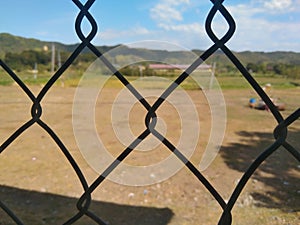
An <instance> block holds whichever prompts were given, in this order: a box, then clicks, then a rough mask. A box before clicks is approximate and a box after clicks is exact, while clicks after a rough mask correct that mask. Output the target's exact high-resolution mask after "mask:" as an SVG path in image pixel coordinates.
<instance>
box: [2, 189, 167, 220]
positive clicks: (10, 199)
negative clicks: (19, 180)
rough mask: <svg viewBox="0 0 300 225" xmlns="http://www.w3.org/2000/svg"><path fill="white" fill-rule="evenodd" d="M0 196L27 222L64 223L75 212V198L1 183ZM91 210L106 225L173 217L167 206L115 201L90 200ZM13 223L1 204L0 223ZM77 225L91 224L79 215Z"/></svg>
mask: <svg viewBox="0 0 300 225" xmlns="http://www.w3.org/2000/svg"><path fill="white" fill-rule="evenodd" d="M0 199H1V201H2V202H3V203H4V204H5V205H6V206H7V207H9V208H10V209H11V210H12V211H13V212H14V214H15V215H16V216H18V217H19V219H20V220H21V221H22V222H23V223H24V224H25V225H26V224H28V225H41V224H47V225H48V224H53V225H54V224H55V225H59V224H63V223H64V222H66V221H67V220H68V219H69V218H71V217H72V216H73V215H75V214H76V212H77V211H76V203H77V199H76V198H70V197H65V196H59V195H54V194H48V193H40V192H36V191H28V190H21V189H17V188H12V187H7V186H0ZM91 211H92V212H93V213H95V214H96V215H97V216H99V217H101V218H102V219H103V220H104V221H107V222H108V223H109V225H133V224H138V225H153V224H155V225H166V224H168V223H169V221H170V220H171V218H172V217H173V212H172V211H171V210H170V209H168V208H152V207H139V206H128V205H118V204H113V203H106V202H99V201H93V203H92V205H91ZM10 224H14V225H15V223H14V222H13V221H12V220H11V219H10V217H8V216H7V214H6V213H5V212H4V211H3V210H2V209H1V208H0V225H10ZM74 224H76V225H93V224H96V223H95V222H94V221H92V220H91V219H89V218H87V217H82V218H81V219H80V220H79V221H78V222H76V223H74Z"/></svg>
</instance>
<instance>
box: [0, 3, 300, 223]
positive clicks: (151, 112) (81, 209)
mask: <svg viewBox="0 0 300 225" xmlns="http://www.w3.org/2000/svg"><path fill="white" fill-rule="evenodd" d="M72 1H73V3H74V4H75V5H76V6H77V7H78V8H79V10H80V12H79V14H78V16H77V18H76V21H75V31H76V33H77V35H78V37H79V39H80V40H81V43H80V44H79V46H78V47H77V48H76V49H75V50H74V52H73V53H72V54H71V56H70V57H69V58H68V59H67V60H66V62H65V63H64V64H63V65H62V66H61V67H60V68H59V69H58V70H57V72H56V73H55V74H54V75H53V76H52V77H51V78H50V80H49V81H48V82H47V83H46V85H45V86H44V87H43V89H42V90H41V91H40V92H39V94H38V95H37V96H35V95H34V94H33V93H32V92H31V90H30V89H29V88H28V87H27V86H26V85H25V84H24V83H23V82H22V81H21V79H20V78H19V77H18V76H17V75H16V74H15V73H14V72H13V71H12V70H11V69H10V68H9V67H8V66H7V65H6V64H5V63H4V62H3V61H2V60H0V65H1V67H2V68H3V69H4V70H5V71H6V72H7V74H8V75H9V76H10V77H11V78H12V79H13V80H14V81H15V82H16V83H17V84H18V85H19V87H20V88H21V89H22V90H23V91H24V93H25V94H26V95H27V96H28V98H29V99H30V100H31V101H32V109H31V119H29V120H28V122H26V123H25V124H24V125H22V126H21V127H19V128H18V129H17V130H16V131H15V132H14V133H13V134H11V136H10V137H9V138H8V139H7V140H6V141H4V143H3V144H2V145H1V146H0V153H2V152H3V151H4V150H5V149H7V147H8V146H9V145H10V144H11V143H12V142H14V141H15V140H16V139H17V138H18V137H19V136H20V135H21V134H22V133H23V132H24V131H26V130H27V129H30V127H31V126H32V125H33V124H35V123H37V124H38V125H39V126H40V127H41V128H43V129H44V130H45V131H46V132H47V133H48V134H49V136H50V137H51V138H52V139H53V140H54V141H55V143H56V144H57V146H58V147H59V149H60V150H61V151H62V153H63V154H64V156H65V157H66V159H67V160H68V162H69V163H70V165H71V167H72V168H73V169H74V171H75V173H76V175H77V177H78V179H79V181H80V183H81V185H82V188H83V194H82V196H81V197H80V198H79V199H78V202H77V209H78V212H77V214H76V215H74V216H73V217H71V218H70V219H69V220H67V221H66V222H65V223H64V225H70V224H74V223H75V222H76V221H78V220H79V219H80V218H81V217H82V216H87V217H89V218H91V219H92V220H93V221H94V222H95V223H97V224H101V225H106V224H107V223H106V222H105V221H103V220H102V219H101V217H99V216H98V215H95V214H94V213H92V212H91V211H90V209H89V208H90V204H91V201H92V198H91V194H92V193H93V192H94V191H95V189H97V188H98V187H99V186H100V185H101V183H102V182H103V181H104V180H105V179H106V177H107V175H108V174H110V173H111V172H113V171H114V170H115V169H116V168H117V167H118V165H119V164H120V163H121V162H122V161H124V160H125V158H126V157H128V156H129V155H130V153H131V152H132V151H133V150H134V149H135V148H136V147H137V146H138V145H139V144H140V143H141V142H142V141H143V140H144V139H145V138H146V137H147V136H149V135H150V134H152V135H153V136H155V137H156V138H157V139H158V140H160V141H161V142H162V143H163V144H164V145H165V146H166V147H167V148H168V149H169V150H170V151H171V152H172V153H173V154H174V155H175V156H176V157H177V158H178V160H180V161H181V162H182V163H183V164H184V165H185V166H186V167H187V168H188V169H189V170H190V171H191V172H192V173H193V174H194V175H195V177H197V179H198V180H199V181H200V182H201V183H202V184H203V185H204V186H205V187H206V189H207V190H208V191H209V192H210V193H211V195H212V196H213V197H214V198H215V200H216V201H217V202H218V203H219V205H220V207H221V208H222V209H223V213H222V215H221V217H220V220H219V225H229V224H231V223H232V216H231V210H232V209H233V207H234V205H235V203H236V201H237V199H238V198H239V196H240V194H241V192H242V190H243V189H244V187H245V185H246V184H247V182H248V181H249V179H250V178H251V176H252V175H253V173H254V172H255V171H256V170H257V169H258V168H259V166H260V165H261V164H262V163H263V162H264V161H265V160H266V159H267V158H268V157H269V156H270V155H272V154H273V153H274V152H275V151H277V150H278V148H279V147H281V146H283V147H284V148H285V149H286V150H287V151H288V152H289V153H290V154H291V155H292V156H293V157H294V158H296V159H297V160H298V161H300V152H299V151H298V150H296V148H295V147H293V146H292V145H291V144H289V143H288V142H287V141H286V137H287V135H288V126H289V125H291V124H292V123H294V122H295V121H296V120H297V119H299V117H300V109H297V110H296V111H295V112H294V113H292V114H291V115H290V116H289V117H287V118H286V119H284V118H283V117H282V115H281V114H280V112H279V111H278V109H277V108H276V106H275V105H274V104H273V102H272V101H271V99H270V98H269V97H268V95H267V94H266V93H265V92H264V90H263V89H262V88H261V87H260V86H259V85H258V83H257V81H256V80H255V79H254V78H253V77H252V76H251V74H250V73H249V72H248V71H247V69H246V68H245V67H244V66H243V65H242V63H241V62H240V61H239V59H238V58H236V57H235V55H234V54H233V53H232V51H231V50H230V49H229V48H228V47H227V46H226V43H227V42H228V41H229V40H230V39H231V37H232V36H233V34H234V32H235V29H236V25H235V21H234V19H233V17H232V16H231V14H230V13H229V12H228V11H227V9H226V8H225V6H224V5H223V2H224V0H211V2H212V4H213V6H212V8H211V10H210V12H209V13H208V16H207V18H206V23H205V29H206V32H207V35H208V36H209V37H210V39H211V40H212V41H213V42H214V44H213V45H212V46H211V47H209V48H208V49H207V50H206V51H205V52H204V53H203V54H202V55H201V56H199V57H198V58H197V59H196V60H195V61H194V62H193V63H192V64H191V65H190V66H189V68H187V69H186V70H185V71H184V72H183V73H182V74H181V75H180V76H178V78H177V79H176V80H175V81H174V82H173V84H171V85H170V86H169V87H168V88H167V89H166V90H165V91H164V93H163V94H162V95H161V96H160V97H159V98H158V99H157V100H156V101H155V102H154V104H153V105H151V104H149V102H147V100H146V99H145V98H144V97H143V96H142V95H141V94H140V93H139V92H138V90H136V89H135V88H134V87H133V86H132V85H131V84H130V82H129V81H128V80H127V79H126V78H125V77H124V76H123V75H122V74H121V73H120V71H118V70H117V69H116V68H115V67H114V66H113V64H112V63H111V62H110V61H109V60H108V59H107V58H106V57H105V56H104V55H103V54H102V53H101V52H100V51H99V50H98V49H97V48H96V47H95V46H94V45H93V44H92V43H91V41H92V40H93V38H94V37H95V35H96V33H97V23H96V21H95V19H94V18H93V16H92V15H91V14H90V13H89V9H90V8H91V7H92V5H93V4H94V2H95V0H88V1H86V3H85V4H84V5H83V4H82V3H81V2H80V1H79V0H72ZM217 12H220V13H221V15H222V16H223V17H224V19H225V20H226V21H227V23H228V26H229V28H228V31H227V32H226V34H225V35H224V36H223V37H221V38H218V37H217V36H216V35H215V34H214V31H213V29H212V21H213V19H214V17H215V15H216V13H217ZM84 18H87V20H88V21H89V22H90V24H91V27H92V29H91V31H90V33H89V34H87V35H86V36H85V35H84V34H83V32H82V30H81V23H82V21H83V19H84ZM86 47H87V48H89V49H90V50H91V51H92V52H93V53H94V54H95V55H96V56H97V57H98V58H99V59H100V60H101V61H102V62H103V63H104V65H106V66H107V68H108V69H109V70H110V71H111V72H112V73H113V74H114V75H115V76H116V77H117V78H118V79H119V80H120V81H121V83H122V84H123V85H124V86H125V87H126V88H127V89H128V90H129V91H130V92H131V93H132V94H133V95H134V96H135V98H136V99H137V100H138V101H139V102H140V103H141V104H142V105H143V106H144V108H145V109H146V110H147V111H148V114H147V116H146V118H145V125H146V129H145V130H144V131H143V132H142V133H141V134H140V135H139V136H138V137H137V138H136V139H135V140H134V141H133V142H132V143H131V144H130V145H129V146H128V147H127V148H125V149H124V151H123V152H121V154H120V155H119V156H118V157H117V158H116V159H115V161H114V162H113V163H112V164H111V165H110V166H108V167H107V168H106V170H105V171H104V172H103V173H102V174H101V175H99V177H97V179H95V181H94V182H93V183H92V184H91V185H88V183H87V181H86V178H85V176H84V175H83V173H82V172H81V169H80V167H79V166H78V164H77V162H76V161H75V160H74V158H73V157H72V155H71V154H70V152H69V150H68V149H67V147H66V146H65V145H64V144H63V142H62V141H61V140H60V138H59V137H58V136H57V135H56V133H55V132H54V131H53V130H52V129H51V128H50V127H49V125H48V124H47V123H45V122H44V121H42V120H41V119H40V117H41V115H42V105H41V103H42V100H43V98H44V96H45V95H46V94H47V93H48V92H49V90H50V89H51V88H52V86H53V85H54V84H55V82H56V81H57V80H58V79H59V78H60V77H61V75H62V74H63V73H64V72H65V71H66V70H67V69H68V68H69V67H70V65H71V64H72V63H73V62H74V60H75V59H76V58H77V57H78V56H79V55H80V53H81V52H82V51H83V49H84V48H86ZM219 49H221V50H222V51H223V52H224V53H225V55H226V56H227V57H228V59H229V60H231V62H232V63H233V64H234V65H235V66H236V68H237V69H238V70H239V71H240V72H241V74H242V76H243V77H244V78H245V79H246V80H247V81H248V82H249V84H250V85H251V86H252V87H253V89H254V90H255V91H256V92H257V93H258V95H259V96H260V97H261V98H262V100H263V101H264V102H265V103H266V105H267V106H268V108H269V109H270V111H271V112H272V114H273V117H274V118H275V119H276V121H277V123H278V125H277V127H276V128H275V129H274V138H275V141H274V143H273V144H272V145H270V146H269V147H268V148H267V149H265V150H264V151H262V152H261V154H260V155H259V156H258V157H257V158H256V159H255V161H254V162H253V163H252V164H251V165H250V166H249V168H248V170H247V171H246V172H245V173H244V174H243V176H242V178H241V180H240V181H239V183H238V184H237V186H236V188H235V189H234V191H233V193H232V195H231V197H230V199H229V201H228V203H226V202H225V200H224V199H223V198H222V197H221V195H220V194H219V193H218V192H217V191H216V189H215V188H214V187H213V186H212V185H211V183H210V182H209V181H208V180H207V179H206V178H205V177H204V176H203V174H202V173H201V172H200V171H199V170H198V169H197V168H196V167H195V166H194V165H193V163H192V162H190V161H189V160H188V159H187V158H186V157H185V156H184V155H183V154H182V153H181V151H180V149H177V148H176V147H175V146H174V145H173V144H172V143H171V142H170V141H169V140H168V139H167V138H165V137H164V136H163V135H162V134H160V133H159V132H158V131H157V130H156V129H155V125H156V121H157V120H156V119H157V116H156V111H157V110H158V109H159V107H160V106H161V105H162V104H163V103H164V101H165V100H166V99H167V98H168V97H169V96H170V95H172V93H173V92H174V90H175V89H176V88H177V87H178V86H179V85H180V84H181V83H182V82H183V81H184V80H185V79H186V78H187V77H189V75H190V74H191V73H192V72H193V71H194V70H195V69H196V68H197V67H198V66H199V65H201V64H202V63H203V61H205V60H207V59H208V58H209V57H210V56H211V55H212V54H214V53H215V52H216V51H217V50H219ZM0 208H1V209H2V210H3V211H4V212H6V214H7V215H8V216H9V217H10V218H11V219H12V220H13V221H14V222H15V223H16V224H18V225H23V223H22V222H21V220H20V219H19V218H18V217H17V216H16V215H15V214H14V213H13V212H12V211H11V210H10V209H9V208H8V207H7V206H6V205H5V204H4V203H3V202H1V201H0Z"/></svg>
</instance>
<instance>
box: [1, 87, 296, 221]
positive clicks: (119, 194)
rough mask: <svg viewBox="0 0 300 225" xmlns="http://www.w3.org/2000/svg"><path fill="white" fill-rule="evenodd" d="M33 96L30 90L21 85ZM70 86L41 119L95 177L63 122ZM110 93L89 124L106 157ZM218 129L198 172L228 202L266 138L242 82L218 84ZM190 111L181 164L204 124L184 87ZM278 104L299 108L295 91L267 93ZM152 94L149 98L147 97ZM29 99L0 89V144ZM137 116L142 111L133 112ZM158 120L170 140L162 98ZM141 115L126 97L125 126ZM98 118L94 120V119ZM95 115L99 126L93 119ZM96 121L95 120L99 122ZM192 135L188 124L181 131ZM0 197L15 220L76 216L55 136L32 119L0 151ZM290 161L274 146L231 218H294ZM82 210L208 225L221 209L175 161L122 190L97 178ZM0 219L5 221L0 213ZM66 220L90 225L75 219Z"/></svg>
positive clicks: (154, 156) (154, 155) (153, 156)
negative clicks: (192, 119)
mask: <svg viewBox="0 0 300 225" xmlns="http://www.w3.org/2000/svg"><path fill="white" fill-rule="evenodd" d="M31 89H32V90H33V92H34V93H38V91H39V89H40V87H37V86H33V87H31ZM74 92H75V88H60V87H54V88H53V89H52V90H51V91H50V92H49V93H48V94H47V95H46V97H45V99H44V100H43V102H42V106H43V115H42V117H41V119H42V120H43V121H44V122H45V123H47V124H48V125H49V127H51V128H52V129H53V130H54V131H55V133H56V134H57V135H58V136H59V137H60V138H61V140H62V142H63V143H64V144H65V146H66V147H67V148H68V150H69V151H70V152H71V154H72V156H73V157H74V158H75V160H76V161H77V163H78V164H79V166H80V168H81V169H82V171H83V173H84V175H85V177H86V179H87V181H88V182H89V184H90V183H92V182H93V181H94V180H95V179H96V178H97V176H98V174H97V173H96V172H95V171H94V170H93V169H92V168H91V167H90V166H89V165H88V164H87V162H86V161H85V160H84V158H83V156H82V155H81V153H80V151H79V149H78V147H77V144H76V140H75V138H74V133H73V127H72V107H73V105H72V104H73V99H74ZM118 92H119V90H118V89H113V88H108V89H104V91H103V92H102V93H101V95H102V97H101V99H99V101H98V102H97V106H99V108H98V107H97V110H96V114H97V117H96V122H97V131H98V133H99V134H100V135H101V136H102V137H101V138H102V140H104V144H105V146H107V148H108V150H109V151H110V152H111V154H113V155H117V154H118V153H120V152H121V151H122V150H123V149H124V146H123V145H122V144H120V142H119V141H118V140H117V139H116V138H115V136H114V133H113V132H114V131H113V129H112V127H111V124H110V115H111V114H110V110H111V109H110V108H111V100H112V99H114V97H115V96H116V95H117V93H118ZM223 93H224V96H225V101H226V108H227V128H226V133H225V138H224V141H223V144H222V147H221V149H220V152H219V154H218V156H217V157H216V159H215V160H214V161H213V163H212V164H211V165H210V166H209V168H208V169H207V170H205V171H204V172H203V174H204V175H205V177H206V178H207V179H208V180H209V181H210V182H211V183H212V184H213V186H214V187H215V188H216V189H217V190H218V191H219V193H220V194H221V195H222V197H223V198H224V199H229V197H230V195H231V193H232V191H233V189H234V187H235V186H236V184H237V182H238V181H239V179H240V178H241V176H242V174H243V172H244V171H245V170H246V169H247V168H248V166H249V165H250V164H251V162H252V161H253V160H254V159H255V157H257V156H258V155H259V154H260V152H262V150H263V149H265V148H266V147H268V146H269V145H270V144H271V143H272V142H273V141H274V138H273V134H272V132H273V130H274V128H275V127H276V121H275V120H274V119H273V117H272V116H271V114H270V113H269V112H267V111H257V110H254V109H250V108H248V107H247V102H248V99H249V98H250V97H253V96H255V94H254V92H253V91H251V90H250V89H241V90H224V92H223ZM188 94H189V95H190V96H191V98H192V99H193V101H194V102H195V105H196V107H197V110H198V114H199V121H200V127H201V128H200V138H199V141H198V145H197V148H196V151H195V153H194V154H193V156H192V158H191V161H192V162H193V163H194V164H195V165H198V164H199V163H200V159H201V156H202V154H203V151H204V147H203V146H206V143H207V140H208V137H209V132H208V131H209V130H210V128H211V127H210V119H211V118H210V115H209V114H208V113H207V112H208V110H209V106H208V103H207V101H206V100H205V98H204V97H203V94H201V92H200V91H188ZM272 94H273V95H274V96H276V97H280V99H281V101H283V102H285V103H286V105H287V110H286V111H284V112H283V115H284V117H286V116H287V115H289V114H290V113H292V112H293V111H295V110H296V109H297V108H298V107H299V102H300V89H299V88H298V89H297V88H293V89H282V90H276V91H273V93H272ZM148 100H149V101H153V99H148ZM30 110H31V102H30V100H29V99H28V98H27V97H26V96H25V94H24V93H22V91H21V90H20V88H18V87H16V86H1V87H0V143H3V142H4V141H5V140H6V139H7V138H8V137H9V136H10V135H11V134H12V133H13V132H14V131H15V130H16V129H17V128H18V127H20V126H21V125H23V124H24V123H25V122H27V121H28V120H29V119H30ZM143 113H144V114H143ZM157 113H158V114H159V116H160V117H162V118H163V120H164V122H165V124H166V126H167V131H166V136H167V137H168V138H169V139H170V140H171V141H172V142H174V143H176V141H178V137H179V136H180V132H178V129H177V127H178V126H180V123H178V118H179V115H178V114H176V110H175V109H174V107H172V105H171V104H165V105H163V106H162V108H161V109H160V110H159V111H158V112H157ZM144 116H145V112H144V111H143V108H141V107H140V106H139V105H138V104H136V105H135V106H134V107H133V109H132V113H131V114H130V121H131V122H130V126H131V129H132V132H133V133H134V134H135V135H137V134H139V133H140V131H142V130H143V129H144ZM99 121H100V122H101V123H102V124H101V123H100V122H99ZM98 122H99V123H98ZM99 124H100V125H99ZM191 132H192V131H191ZM299 137H300V121H299V120H298V121H297V122H296V123H294V124H293V125H292V126H291V127H290V128H289V135H288V140H289V142H290V143H291V144H292V145H293V146H294V147H296V148H297V149H298V150H299V149H300V144H299ZM169 154H170V153H169V151H167V150H166V148H164V147H163V146H160V147H158V148H157V149H155V151H149V152H134V153H133V154H132V155H130V156H129V157H128V159H126V162H127V163H129V164H130V163H131V164H136V165H150V164H153V163H155V162H157V161H159V160H161V159H163V158H165V157H167V156H168V155H169ZM0 174H1V176H0V185H1V186H0V199H1V201H3V202H4V203H5V204H6V205H7V206H8V207H9V208H11V209H12V210H13V211H14V212H15V214H16V215H17V216H18V217H19V218H20V219H21V220H22V221H23V222H24V224H30V225H40V224H53V225H54V224H55V225H57V224H63V223H64V222H65V221H67V220H68V219H69V218H70V217H72V216H73V215H74V214H76V212H77V211H76V202H77V198H79V197H80V196H81V194H82V192H83V190H82V187H81V184H80V182H79V180H78V178H77V177H76V174H75V172H74V171H73V169H72V168H71V166H70V164H69V163H68V161H67V160H66V159H65V158H64V156H63V154H62V152H61V150H60V149H59V148H58V147H57V145H56V144H55V142H54V141H53V140H52V139H51V138H50V137H49V135H48V134H47V133H46V132H45V131H44V130H43V129H42V128H41V127H39V125H37V124H35V125H33V126H32V127H31V128H30V129H28V130H26V131H25V132H24V133H23V134H22V135H21V136H20V137H19V138H18V139H16V140H15V141H14V142H13V143H12V144H11V145H10V146H9V147H8V148H7V149H6V150H5V151H4V152H2V154H1V155H0ZM299 178H300V165H299V162H298V161H297V160H296V159H294V158H293V157H292V156H290V155H289V154H288V153H287V151H286V150H284V149H280V150H279V151H277V152H275V153H274V154H273V155H272V156H271V157H270V158H269V159H268V160H267V161H266V162H264V163H263V165H262V166H261V167H260V169H259V170H258V171H256V173H255V174H254V176H253V177H252V178H251V179H250V180H249V182H248V184H247V186H246V188H245V190H244V191H243V193H242V195H241V196H240V198H239V200H238V202H237V204H236V205H235V207H234V210H233V224H235V225H244V224H249V225H252V224H253V225H254V224H271V225H279V224H280V225H282V224H286V225H288V224H290V225H298V224H300V204H299V202H300V182H299ZM92 197H93V200H94V201H93V203H92V206H91V209H92V211H93V212H95V214H97V215H98V216H99V217H101V218H103V219H104V220H105V221H109V224H111V225H127V224H128V225H153V224H155V225H157V224H158V225H160V224H161V225H194V224H201V225H215V224H217V223H218V220H219V218H220V216H221V213H222V210H221V208H220V206H219V205H218V204H217V202H216V201H215V200H214V199H213V197H212V196H211V195H210V193H209V192H208V191H207V190H206V189H205V188H204V187H203V185H202V184H201V183H200V182H199V181H198V180H197V179H196V178H195V177H194V176H193V175H192V173H191V172H190V171H188V170H187V169H185V168H183V169H182V170H180V172H178V173H177V174H176V175H174V176H172V177H171V178H169V179H167V180H166V181H164V182H162V183H158V184H154V185H149V186H144V187H130V186H124V185H119V184H116V183H114V182H111V181H109V180H105V181H104V182H103V183H102V184H101V185H100V186H99V187H98V188H97V189H96V191H95V192H94V193H93V196H92ZM0 224H1V225H10V224H14V223H13V222H12V221H11V220H10V219H9V218H8V217H7V216H6V214H5V213H4V212H2V211H0ZM76 224H79V225H80V224H82V225H86V224H94V222H93V221H91V220H90V219H88V218H86V217H83V218H82V219H80V220H79V221H78V222H77V223H76Z"/></svg>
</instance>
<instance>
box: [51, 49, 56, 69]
mask: <svg viewBox="0 0 300 225" xmlns="http://www.w3.org/2000/svg"><path fill="white" fill-rule="evenodd" d="M51 52H52V55H51V73H54V70H55V45H54V43H52V50H51Z"/></svg>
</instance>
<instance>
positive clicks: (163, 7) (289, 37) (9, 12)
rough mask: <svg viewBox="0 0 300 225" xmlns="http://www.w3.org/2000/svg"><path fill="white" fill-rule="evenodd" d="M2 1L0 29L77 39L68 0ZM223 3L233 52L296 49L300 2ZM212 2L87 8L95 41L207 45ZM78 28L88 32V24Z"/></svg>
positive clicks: (110, 2)
mask: <svg viewBox="0 0 300 225" xmlns="http://www.w3.org/2000/svg"><path fill="white" fill-rule="evenodd" d="M0 1H1V8H0V21H1V23H0V32H8V33H12V34H14V35H18V36H24V37H32V38H37V39H40V40H47V41H59V42H63V43H66V44H71V43H77V42H79V39H78V38H77V36H76V33H75V31H74V21H75V18H76V16H77V14H78V12H79V10H78V8H77V7H76V5H75V4H74V3H73V2H72V1H71V0H43V1H42V0H26V1H23V0H9V1H5V0H0ZM82 2H85V1H83V0H82ZM224 5H225V6H226V8H227V9H228V10H229V11H230V12H231V14H232V15H233V17H234V18H235V21H236V24H237V30H236V33H235V35H234V37H233V38H232V39H231V40H230V42H229V43H228V44H227V45H228V46H229V47H230V48H232V49H233V50H236V51H244V50H255V51H276V50H285V51H297V52H300V0H240V1H238V0H225V1H224ZM211 6H212V4H211V2H210V1H209V0H152V1H141V0H96V2H95V4H94V5H93V6H92V8H91V9H90V12H91V13H92V15H93V16H94V18H95V20H96V21H97V23H98V34H97V36H96V37H95V39H94V40H93V43H94V44H96V45H115V44H119V43H123V44H126V43H131V42H135V41H143V40H159V41H167V42H171V43H175V44H178V45H180V46H183V47H185V48H188V49H206V48H208V47H209V46H210V45H211V44H212V42H211V41H210V39H209V38H208V37H207V35H206V33H205V29H204V23H205V18H206V16H207V14H208V12H209V10H210V8H211ZM82 27H83V30H85V31H88V30H89V25H88V23H87V22H85V23H83V25H82ZM213 28H214V30H215V32H216V34H218V35H219V36H220V37H221V36H222V34H223V33H224V32H226V30H227V24H226V22H224V20H223V18H222V16H220V15H218V16H216V18H215V19H214V22H213ZM0 47H1V46H0ZM145 47H146V46H145Z"/></svg>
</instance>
